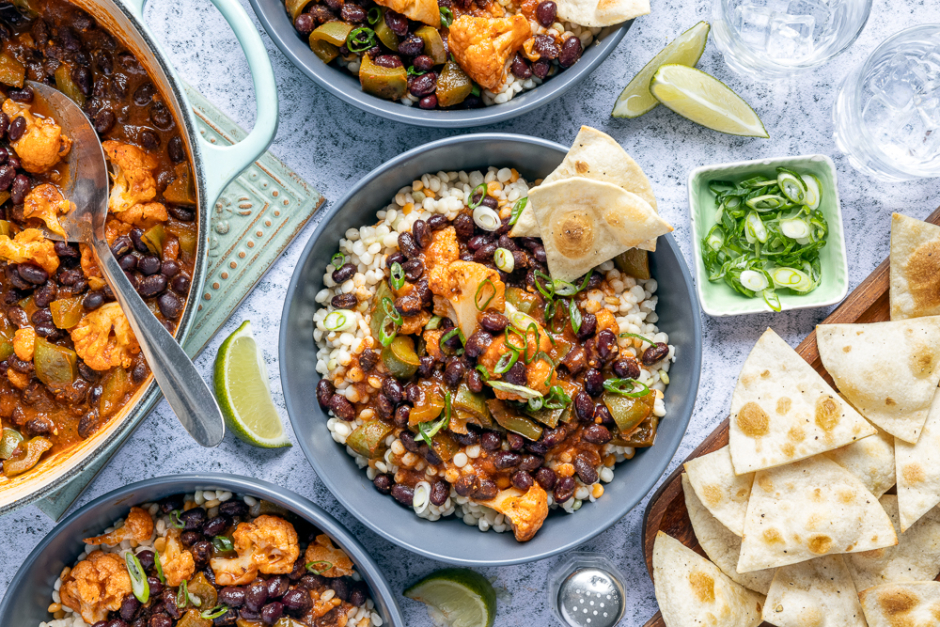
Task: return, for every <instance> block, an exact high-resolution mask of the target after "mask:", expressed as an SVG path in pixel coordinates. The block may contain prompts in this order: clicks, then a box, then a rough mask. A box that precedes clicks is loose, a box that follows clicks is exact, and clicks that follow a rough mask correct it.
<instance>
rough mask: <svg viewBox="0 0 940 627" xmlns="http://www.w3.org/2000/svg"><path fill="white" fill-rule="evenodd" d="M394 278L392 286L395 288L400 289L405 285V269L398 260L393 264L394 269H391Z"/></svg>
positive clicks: (390, 272)
mask: <svg viewBox="0 0 940 627" xmlns="http://www.w3.org/2000/svg"><path fill="white" fill-rule="evenodd" d="M389 274H390V275H391V279H392V288H393V289H394V290H396V291H397V290H400V289H401V288H402V287H404V285H405V271H404V269H403V268H402V267H401V264H400V263H398V262H397V261H396V262H395V263H393V264H392V269H391V270H390V271H389Z"/></svg>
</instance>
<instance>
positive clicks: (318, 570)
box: [305, 560, 333, 575]
mask: <svg viewBox="0 0 940 627" xmlns="http://www.w3.org/2000/svg"><path fill="white" fill-rule="evenodd" d="M305 568H306V569H307V572H309V573H313V574H314V575H322V574H323V573H325V572H326V571H328V570H330V569H331V568H333V563H332V562H327V561H325V560H320V561H316V562H307V565H306V566H305Z"/></svg>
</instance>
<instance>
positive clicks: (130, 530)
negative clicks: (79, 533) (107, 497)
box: [85, 507, 153, 546]
mask: <svg viewBox="0 0 940 627" xmlns="http://www.w3.org/2000/svg"><path fill="white" fill-rule="evenodd" d="M152 535H153V518H152V517H151V516H150V513H149V512H148V511H147V510H145V509H141V508H139V507H132V508H131V511H130V513H129V514H128V515H127V518H126V519H125V520H124V526H123V527H121V528H120V529H115V530H114V531H112V532H111V533H106V534H104V535H101V536H95V537H94V538H85V544H91V545H94V546H99V545H102V544H107V545H108V546H117V545H118V544H120V543H121V542H123V541H124V540H134V541H135V542H138V543H140V542H146V541H147V540H149V539H150V536H152Z"/></svg>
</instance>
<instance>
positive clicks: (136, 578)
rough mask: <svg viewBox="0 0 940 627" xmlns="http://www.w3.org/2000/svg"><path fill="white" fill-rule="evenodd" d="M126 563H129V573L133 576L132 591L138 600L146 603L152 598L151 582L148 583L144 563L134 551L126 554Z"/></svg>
mask: <svg viewBox="0 0 940 627" xmlns="http://www.w3.org/2000/svg"><path fill="white" fill-rule="evenodd" d="M124 563H125V564H126V565H127V573H128V574H129V575H130V576H131V591H132V592H133V593H134V596H135V597H137V600H138V601H140V602H141V603H146V602H147V601H149V600H150V584H149V583H147V573H146V571H144V567H143V565H142V564H141V563H140V560H139V559H138V558H137V556H136V555H134V553H133V552H132V551H128V552H127V553H125V554H124Z"/></svg>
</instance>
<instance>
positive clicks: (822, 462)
mask: <svg viewBox="0 0 940 627" xmlns="http://www.w3.org/2000/svg"><path fill="white" fill-rule="evenodd" d="M897 543H898V538H897V534H896V533H895V531H894V527H893V526H892V525H891V519H890V518H888V514H886V513H885V511H884V509H883V508H882V507H881V504H880V503H878V499H876V498H875V495H874V494H872V493H871V492H869V491H868V489H867V488H866V487H865V485H864V484H863V483H862V482H861V481H859V480H858V478H857V477H856V476H855V475H853V474H852V473H850V472H849V471H848V470H846V469H845V468H843V467H842V466H840V465H838V464H837V463H835V462H834V461H832V460H830V459H828V458H826V457H824V456H822V455H817V456H815V457H811V458H810V459H804V460H801V461H798V462H794V463H792V464H787V465H786V466H781V467H779V468H771V469H769V470H761V471H759V472H758V473H757V474H756V475H755V476H754V485H752V486H751V498H750V500H749V501H748V503H747V518H746V519H745V521H744V541H743V542H742V543H741V559H740V560H738V572H739V573H747V572H751V571H754V570H761V569H765V568H774V567H779V566H786V565H787V564H795V563H797V562H803V561H806V560H809V559H813V558H814V557H821V556H823V555H835V554H838V553H858V552H860V551H870V550H872V549H880V548H882V547H886V546H894V545H895V544H897Z"/></svg>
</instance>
